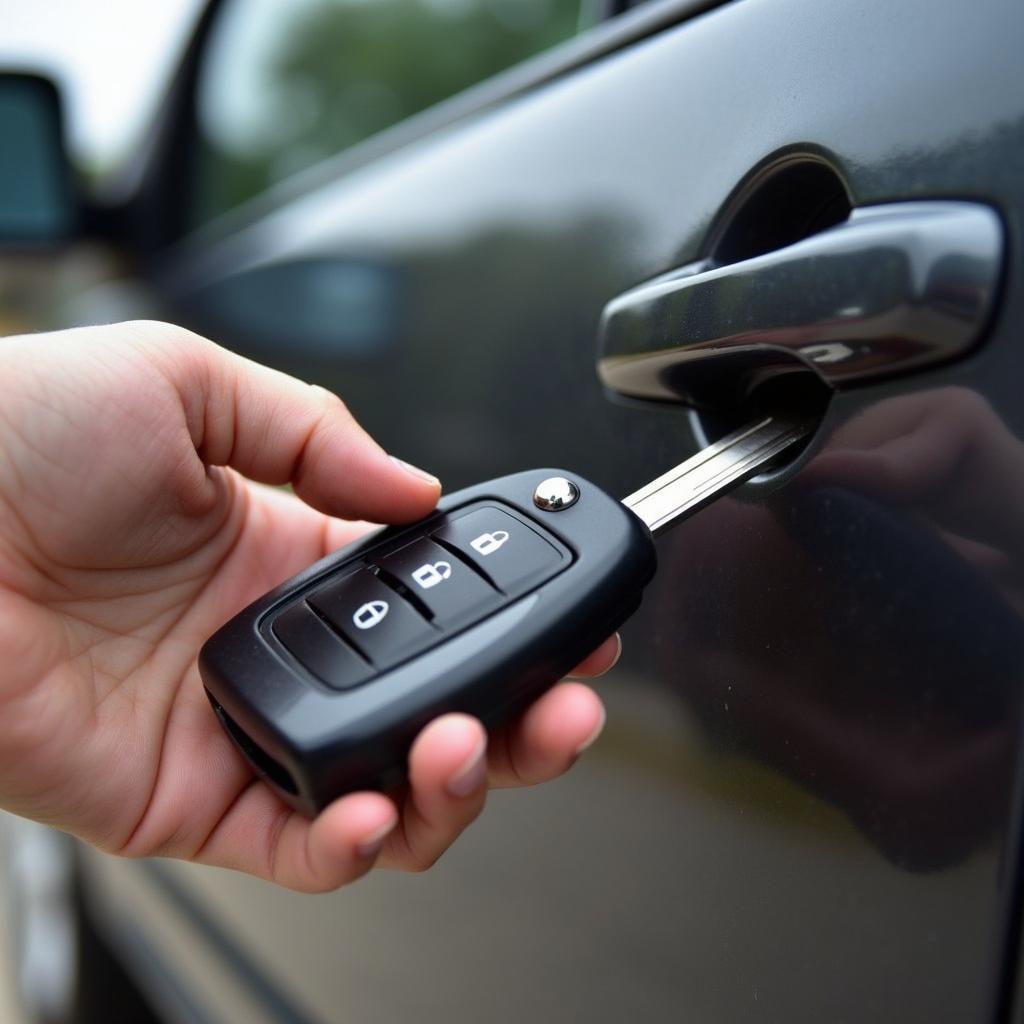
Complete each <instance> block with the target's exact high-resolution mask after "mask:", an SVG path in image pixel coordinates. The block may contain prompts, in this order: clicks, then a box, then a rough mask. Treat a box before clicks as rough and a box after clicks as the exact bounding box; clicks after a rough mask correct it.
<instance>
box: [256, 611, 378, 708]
mask: <svg viewBox="0 0 1024 1024" xmlns="http://www.w3.org/2000/svg"><path fill="white" fill-rule="evenodd" d="M271 629H272V632H273V634H274V636H276V637H277V639H278V641H279V642H280V643H281V646H282V647H284V648H285V649H286V650H287V651H288V653H289V654H291V655H292V657H293V658H295V660H296V661H298V662H299V663H300V664H301V665H303V666H304V667H305V668H306V669H308V670H309V671H310V672H312V673H313V675H314V676H316V677H317V679H319V680H320V681H321V682H323V683H326V684H327V685H328V686H330V687H331V688H332V689H335V690H347V689H350V688H351V687H353V686H358V685H359V684H360V683H365V682H366V680H367V679H369V678H370V676H371V675H372V674H373V669H372V668H371V667H370V666H369V665H368V664H367V663H366V662H365V661H364V660H363V659H362V658H360V657H359V655H358V654H356V652H355V651H353V650H352V648H351V647H349V646H348V644H346V643H345V641H344V640H342V639H341V637H340V636H338V635H337V634H336V633H334V632H332V630H331V628H330V627H329V626H328V625H326V624H325V623H324V622H322V621H321V620H320V618H319V617H318V616H317V614H316V612H314V611H313V610H312V608H310V607H308V606H307V605H306V604H305V603H304V602H302V601H300V602H299V603H298V604H293V605H292V606H291V607H290V608H286V609H285V610H284V611H283V612H281V613H280V614H279V615H278V616H277V617H276V618H275V619H274V622H273V626H272V627H271Z"/></svg>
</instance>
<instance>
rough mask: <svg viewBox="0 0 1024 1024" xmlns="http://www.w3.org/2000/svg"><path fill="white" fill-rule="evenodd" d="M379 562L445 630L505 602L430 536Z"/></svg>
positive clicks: (463, 623) (463, 563) (480, 616)
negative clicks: (429, 538) (430, 538)
mask: <svg viewBox="0 0 1024 1024" xmlns="http://www.w3.org/2000/svg"><path fill="white" fill-rule="evenodd" d="M379 564H380V567H381V569H382V571H384V572H386V573H388V574H389V575H391V576H392V578H394V579H395V580H396V581H397V582H398V583H400V584H401V585H402V586H404V587H405V588H406V589H407V590H408V591H409V593H410V594H411V595H412V598H413V599H414V600H418V601H420V602H421V603H422V604H423V606H424V607H425V608H427V609H428V610H429V612H430V614H431V616H432V617H433V619H434V621H435V622H436V623H437V625H438V626H440V627H441V628H442V629H448V630H451V629H458V628H459V627H460V626H465V625H468V624H469V623H470V622H473V621H476V620H477V619H480V618H482V617H483V616H485V615H487V614H488V613H489V612H491V611H493V610H494V609H496V608H497V607H499V606H500V605H501V603H502V598H501V595H500V594H499V593H498V592H497V591H496V590H495V589H494V588H493V587H491V586H490V585H489V584H487V583H485V582H484V581H483V580H482V579H481V578H480V577H479V576H478V575H477V574H476V573H475V572H474V571H473V570H472V569H471V568H470V567H469V566H468V565H466V564H465V562H463V561H462V560H461V559H460V558H459V557H458V556H457V555H453V554H452V553H451V552H450V551H446V550H445V549H444V548H442V547H441V546H440V545H439V544H435V543H434V542H433V541H430V540H427V539H426V538H422V539H420V540H417V541H414V542H413V543H412V544H407V545H406V546H405V547H404V548H399V550H398V551H396V552H394V553H393V554H391V555H388V556H387V557H386V558H383V559H381V561H380V563H379Z"/></svg>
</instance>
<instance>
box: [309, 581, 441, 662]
mask: <svg viewBox="0 0 1024 1024" xmlns="http://www.w3.org/2000/svg"><path fill="white" fill-rule="evenodd" d="M308 600H309V603H310V604H311V605H313V607H314V608H316V609H317V611H319V612H320V613H321V614H322V615H323V616H324V618H325V619H327V621H328V622H330V623H331V625H332V626H334V628H335V629H337V630H338V632H339V633H341V634H342V635H343V636H345V637H346V639H348V640H349V641H350V642H351V643H352V645H353V646H354V647H356V649H357V650H360V651H362V652H363V654H365V655H366V657H367V658H369V659H370V661H372V662H373V664H374V665H376V666H377V668H379V669H380V668H390V667H391V666H392V665H397V664H398V663H399V662H400V661H404V660H405V659H406V658H410V657H412V656H413V655H414V654H418V653H419V652H420V651H422V650H425V649H426V648H427V647H429V646H430V645H431V644H432V643H434V641H435V640H437V639H438V635H437V630H436V629H434V627H433V626H431V625H430V623H429V622H427V620H426V619H425V618H424V617H423V616H422V615H420V613H419V612H418V611H416V609H415V608H413V607H412V606H411V605H410V604H409V603H408V602H407V601H405V600H403V598H402V597H401V595H399V594H398V593H396V592H395V591H394V590H392V589H391V588H390V587H388V586H385V584H384V583H382V582H381V581H380V580H379V579H377V577H376V576H375V575H374V574H373V573H372V572H370V571H369V570H368V569H363V570H360V571H359V572H356V573H353V574H351V575H349V576H346V577H344V578H343V579H341V580H338V581H337V582H335V583H329V584H327V586H325V587H321V588H320V589H319V590H315V591H314V592H313V593H312V594H310V596H309V598H308Z"/></svg>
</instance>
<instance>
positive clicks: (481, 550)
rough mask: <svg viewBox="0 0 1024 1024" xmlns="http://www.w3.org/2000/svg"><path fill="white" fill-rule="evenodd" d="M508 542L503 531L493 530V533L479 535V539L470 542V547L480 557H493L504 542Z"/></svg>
mask: <svg viewBox="0 0 1024 1024" xmlns="http://www.w3.org/2000/svg"><path fill="white" fill-rule="evenodd" d="M507 540H508V533H507V531H505V530H495V531H494V533H481V534H480V536H479V537H476V538H475V539H474V540H471V541H470V542H469V543H470V546H471V547H472V548H473V550H474V551H476V552H477V553H478V554H481V555H493V554H494V552H495V551H497V550H498V548H500V547H501V545H502V544H504V543H505V541H507Z"/></svg>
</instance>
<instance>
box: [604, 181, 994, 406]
mask: <svg viewBox="0 0 1024 1024" xmlns="http://www.w3.org/2000/svg"><path fill="white" fill-rule="evenodd" d="M1002 249H1003V231H1002V225H1001V222H1000V220H999V217H998V215H997V214H996V213H995V211H994V210H992V209H991V208H990V207H988V206H983V205H981V204H978V203H969V202H959V201H948V202H947V201H926V202H907V203H891V204H886V205H880V206H868V207H861V208H858V209H855V210H854V211H853V212H852V213H851V215H850V217H849V218H848V219H847V220H845V221H844V222H843V223H841V224H839V225H837V226H835V227H832V228H830V229H828V230H826V231H823V232H821V233H820V234H816V235H812V236H810V237H808V238H805V239H803V240H801V241H799V242H796V243H794V244H792V245H788V246H786V247H784V248H781V249H777V250H775V251H773V252H769V253H766V254H764V255H760V256H755V257H753V258H751V259H746V260H743V261H741V262H738V263H733V264H729V265H726V266H721V265H713V264H712V262H711V261H710V260H706V261H702V262H699V263H694V264H690V265H689V266H687V267H684V268H682V269H681V270H677V271H674V272H672V273H670V274H667V275H664V276H662V277H659V278H656V279H654V280H652V281H649V282H647V283H646V284H643V285H641V286H639V287H637V288H634V289H632V290H631V291H629V292H626V293H625V294H623V295H621V296H619V297H618V298H617V299H615V300H613V301H612V302H611V303H609V305H608V306H607V307H606V308H605V310H604V313H603V315H602V318H601V328H600V357H599V362H598V373H599V375H600V377H601V380H602V381H603V383H604V384H605V385H606V386H607V387H609V388H611V389H612V390H613V391H616V392H619V393H620V394H623V395H628V396H631V397H634V398H648V399H661V400H670V401H677V402H684V403H686V404H689V405H693V406H696V407H698V408H701V407H704V408H721V407H726V406H728V405H731V404H735V403H736V402H737V401H742V399H743V396H744V394H745V393H748V392H749V391H750V390H751V389H752V388H753V387H755V386H756V385H757V384H758V383H759V382H762V381H763V380H764V379H766V378H767V377H770V376H772V375H776V374H780V373H786V372H792V371H793V370H807V369H808V368H809V369H811V370H813V371H814V372H815V373H816V374H818V376H819V377H820V378H821V379H822V380H823V381H824V382H825V383H826V384H828V385H829V386H831V387H833V388H842V387H848V386H850V385H854V384H860V383H863V382H867V381H875V380H879V379H882V378H885V377H890V376H894V375H896V374H902V373H906V372H908V371H910V370H916V369H918V368H921V367H925V366H931V365H934V364H936V363H940V362H946V361H948V360H951V359H954V358H956V357H958V356H961V355H963V354H965V353H966V352H969V351H970V350H971V349H972V348H973V347H974V346H975V345H977V344H978V342H979V341H980V340H981V337H982V334H983V332H984V330H985V328H986V326H987V324H988V321H989V319H990V317H991V313H992V308H993V305H994V299H995V294H996V289H997V286H998V282H999V274H1000V268H1001V263H1002Z"/></svg>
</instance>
